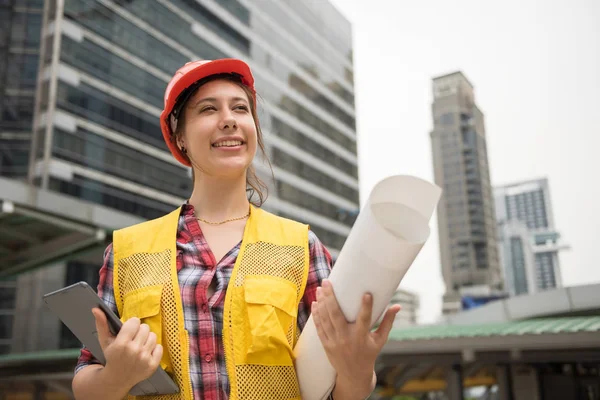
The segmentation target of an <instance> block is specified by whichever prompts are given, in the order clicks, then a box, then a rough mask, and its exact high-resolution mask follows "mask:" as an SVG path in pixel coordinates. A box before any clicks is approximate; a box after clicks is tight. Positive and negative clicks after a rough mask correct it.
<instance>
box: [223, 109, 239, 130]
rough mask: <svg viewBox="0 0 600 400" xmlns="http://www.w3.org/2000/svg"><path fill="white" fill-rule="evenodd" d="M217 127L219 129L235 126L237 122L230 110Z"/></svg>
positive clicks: (234, 127)
mask: <svg viewBox="0 0 600 400" xmlns="http://www.w3.org/2000/svg"><path fill="white" fill-rule="evenodd" d="M219 128H220V129H221V130H225V129H236V128H237V122H236V121H235V118H234V117H233V115H232V114H231V112H229V113H228V114H226V115H224V116H223V119H222V120H221V123H220V127H219Z"/></svg>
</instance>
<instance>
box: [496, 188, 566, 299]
mask: <svg viewBox="0 0 600 400" xmlns="http://www.w3.org/2000/svg"><path fill="white" fill-rule="evenodd" d="M494 197H495V203H496V219H497V222H498V229H499V235H498V244H499V249H500V258H501V261H502V265H503V269H504V274H505V277H506V283H507V289H509V292H510V294H511V295H519V294H525V293H528V294H533V293H535V292H537V291H542V290H547V289H554V288H559V287H561V286H562V278H561V273H560V263H559V256H558V254H559V251H561V250H565V249H567V248H568V246H567V245H566V244H565V243H563V242H562V240H561V235H560V233H559V232H558V231H557V230H556V227H555V224H554V214H553V212H552V202H551V200H550V187H549V184H548V180H547V179H546V178H543V179H536V180H529V181H525V182H518V183H514V184H510V185H505V186H500V187H497V188H495V189H494Z"/></svg>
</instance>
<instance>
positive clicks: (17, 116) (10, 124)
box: [0, 95, 35, 131]
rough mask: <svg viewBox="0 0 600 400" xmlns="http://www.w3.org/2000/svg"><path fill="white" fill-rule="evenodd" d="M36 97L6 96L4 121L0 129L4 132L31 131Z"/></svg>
mask: <svg viewBox="0 0 600 400" xmlns="http://www.w3.org/2000/svg"><path fill="white" fill-rule="evenodd" d="M34 100H35V99H34V97H33V96H29V95H25V96H4V99H3V103H4V104H3V105H2V121H1V122H0V128H4V130H7V131H8V130H30V129H31V125H32V123H33V105H34Z"/></svg>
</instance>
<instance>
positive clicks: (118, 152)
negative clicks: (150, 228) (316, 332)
mask: <svg viewBox="0 0 600 400" xmlns="http://www.w3.org/2000/svg"><path fill="white" fill-rule="evenodd" d="M15 7H16V6H15ZM37 15H38V16H42V21H41V25H42V28H41V30H42V40H41V43H40V48H39V50H38V53H39V56H37V55H36V57H39V59H40V60H41V62H40V64H41V65H39V68H38V66H37V65H34V63H37V58H36V60H30V61H31V65H28V64H27V62H28V61H27V60H25V61H23V62H22V66H23V67H24V68H21V72H23V73H27V71H28V70H31V71H33V72H37V70H38V69H39V74H40V76H39V79H38V82H37V95H33V96H32V97H31V98H28V101H29V102H28V103H25V101H24V100H22V99H21V98H19V99H18V100H14V99H12V100H10V101H12V102H13V103H12V104H14V103H15V102H17V103H19V104H27V105H28V107H29V108H30V113H31V115H30V119H31V123H25V122H24V119H23V118H21V122H22V123H23V125H27V127H31V126H35V129H32V132H33V134H32V136H31V138H30V143H28V146H25V147H27V148H28V149H30V151H31V154H29V155H23V156H21V157H20V158H19V160H16V161H15V162H14V163H16V164H18V165H15V164H13V167H12V168H13V170H16V171H23V170H26V171H27V177H28V179H29V180H30V181H32V182H34V183H35V184H36V185H39V186H41V187H44V188H49V189H51V190H55V191H59V192H62V193H67V194H70V195H73V196H77V197H79V198H82V199H85V200H88V201H91V202H95V203H99V204H103V205H108V206H110V207H113V208H115V209H118V210H120V211H125V212H128V213H131V214H135V215H138V216H141V217H143V218H154V217H157V216H159V215H162V214H165V213H167V212H168V211H170V210H172V209H173V208H174V207H177V206H178V205H180V204H181V203H182V201H183V200H184V199H185V198H186V196H188V195H189V193H190V191H191V180H190V174H189V171H188V170H187V168H184V167H182V166H180V165H178V164H177V162H176V161H175V160H173V159H172V157H171V155H170V154H169V153H168V152H167V150H166V146H165V145H164V143H163V140H162V136H161V132H160V127H159V122H158V118H159V114H160V112H161V109H162V105H163V93H164V89H165V87H166V85H167V83H168V81H169V79H170V77H171V76H172V74H173V73H174V71H175V70H177V69H178V68H179V67H180V66H182V65H183V64H185V63H186V62H188V61H190V60H196V59H215V58H223V57H235V58H242V59H245V60H248V61H249V63H250V64H251V66H252V68H253V71H254V74H255V77H256V81H257V91H258V93H259V99H260V100H259V108H260V110H261V111H260V114H261V117H262V118H261V123H262V125H263V128H264V131H265V136H266V145H267V153H268V156H269V158H270V160H271V162H272V163H273V169H274V176H275V181H274V182H269V183H270V186H271V189H272V190H271V191H270V200H269V201H268V202H267V204H266V208H268V209H270V210H272V211H273V212H276V213H278V214H281V215H285V216H288V217H291V218H294V219H299V220H302V221H305V222H308V223H310V224H311V226H312V227H313V229H314V230H315V231H316V233H317V234H318V235H319V236H320V237H321V239H322V240H323V241H324V242H325V243H326V244H327V245H328V246H329V247H330V248H331V249H332V250H333V252H334V253H335V252H336V251H337V250H339V249H340V248H341V246H342V244H343V242H344V240H345V237H346V235H347V234H348V232H349V229H350V226H351V224H352V222H353V220H352V217H351V215H353V214H354V213H353V212H354V211H355V210H356V209H358V168H357V157H356V125H355V112H354V92H353V65H352V41H351V29H350V25H349V23H348V21H346V20H345V19H344V18H343V17H342V16H341V15H340V14H339V13H337V12H336V10H335V9H334V8H333V7H332V6H331V5H330V4H328V3H327V2H309V1H287V2H282V1H260V2H259V1H248V0H245V1H237V0H228V1H220V2H217V1H202V2H198V1H196V0H157V1H142V0H130V1H127V0H120V1H100V0H93V1H92V0H65V1H56V0H49V1H47V2H46V4H45V12H44V13H42V14H37ZM38 22H39V21H38ZM38 25H39V23H38ZM37 29H38V31H39V30H40V28H39V26H38V27H37ZM38 41H39V38H38ZM26 64H27V67H25V65H26ZM23 69H25V70H27V71H23ZM30 75H31V74H30ZM27 82H33V83H35V76H33V78H31V79H30V80H28V81H27ZM35 87H36V85H32V86H31V89H35ZM34 100H35V101H34ZM32 103H33V104H32ZM31 106H33V107H31ZM25 160H27V163H25ZM19 163H20V164H19ZM27 165H28V168H25V167H26V166H27ZM257 169H258V170H259V172H260V173H262V176H263V177H265V180H266V181H269V179H270V171H269V170H268V166H266V164H264V163H263V162H257Z"/></svg>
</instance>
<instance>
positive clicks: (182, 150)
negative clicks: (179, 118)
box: [176, 135, 187, 154]
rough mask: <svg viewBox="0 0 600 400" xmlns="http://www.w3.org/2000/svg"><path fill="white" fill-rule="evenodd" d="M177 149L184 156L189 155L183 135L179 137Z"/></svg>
mask: <svg viewBox="0 0 600 400" xmlns="http://www.w3.org/2000/svg"><path fill="white" fill-rule="evenodd" d="M176 140H177V147H179V150H180V151H181V152H182V153H183V154H187V149H186V148H185V143H184V142H183V138H182V137H181V135H179V136H177V139H176Z"/></svg>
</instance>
